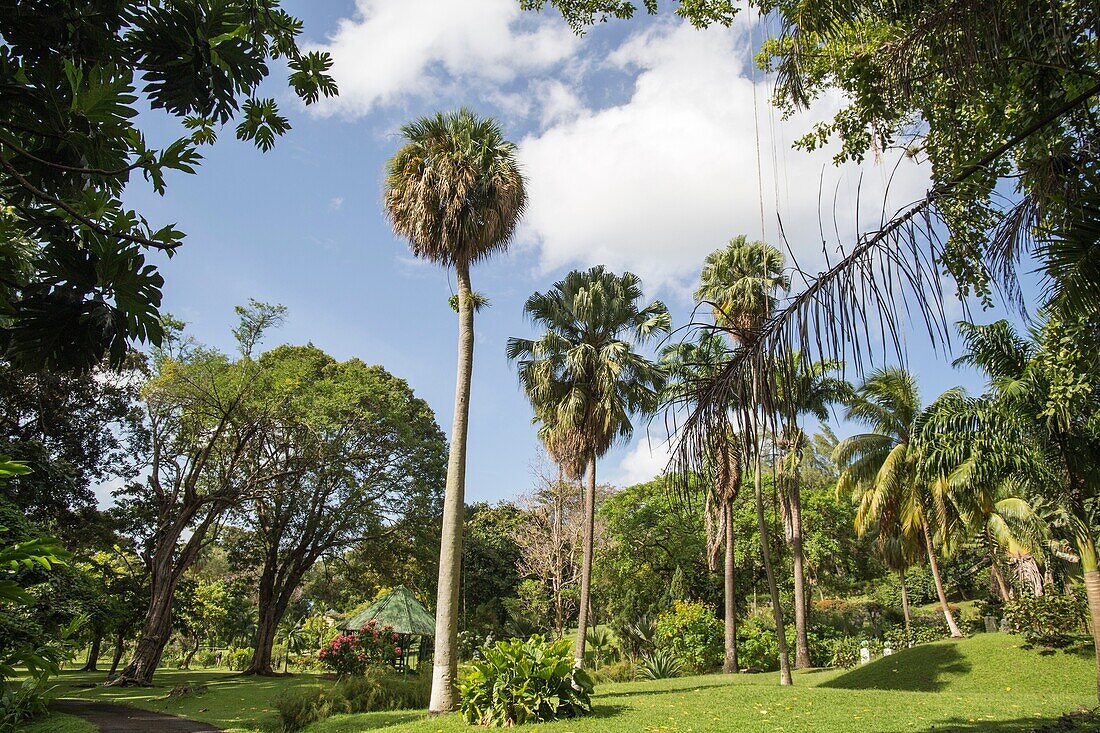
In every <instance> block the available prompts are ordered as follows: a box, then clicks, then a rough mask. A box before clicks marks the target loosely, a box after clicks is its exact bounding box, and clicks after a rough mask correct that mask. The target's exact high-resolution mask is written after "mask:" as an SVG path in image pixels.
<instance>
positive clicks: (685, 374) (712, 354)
mask: <svg viewBox="0 0 1100 733" xmlns="http://www.w3.org/2000/svg"><path fill="white" fill-rule="evenodd" d="M728 358H729V353H728V349H727V348H726V346H725V344H724V343H723V342H722V337H721V336H719V335H718V334H716V333H712V332H710V331H703V332H702V333H701V334H700V336H699V338H698V340H697V341H695V342H690V341H683V342H680V343H677V344H672V345H670V346H668V347H666V348H665V349H663V350H662V351H661V366H662V367H664V369H665V370H666V371H667V372H668V384H667V385H666V388H665V398H666V401H668V402H670V403H672V404H684V403H694V402H695V401H696V397H697V393H696V390H697V389H698V388H699V387H700V385H701V384H705V383H706V381H707V380H708V379H713V378H714V376H715V375H716V374H717V373H718V370H719V369H720V368H721V366H722V364H723V362H724V361H726V360H727V359H728ZM719 426H720V427H719V429H717V430H715V431H713V432H712V434H711V435H710V436H709V438H710V440H709V442H708V449H709V450H708V460H707V462H706V464H705V468H707V469H708V471H707V473H708V474H710V480H709V481H708V482H707V484H708V489H709V490H708V491H707V492H706V504H705V506H704V516H705V517H706V529H707V565H708V566H709V568H710V569H711V570H713V569H714V568H715V566H716V565H717V564H718V552H719V550H721V549H723V548H724V549H725V556H724V558H723V565H722V570H723V572H722V580H723V584H722V587H723V605H724V608H723V620H724V625H725V642H724V643H725V656H724V660H723V663H722V671H724V672H727V673H734V672H737V671H738V666H739V665H738V660H737V598H736V592H735V587H736V563H735V558H736V553H735V549H736V548H735V542H736V536H735V533H734V521H733V512H734V508H733V507H734V502H735V501H736V500H737V496H738V494H739V493H740V491H741V483H742V479H743V475H744V474H743V470H742V469H743V467H742V455H741V454H742V452H743V451H742V450H741V446H740V445H739V440H738V438H737V436H735V435H733V434H732V433H733V428H732V425H730V424H724V423H721V422H720V423H719Z"/></svg>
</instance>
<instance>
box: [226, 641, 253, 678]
mask: <svg viewBox="0 0 1100 733" xmlns="http://www.w3.org/2000/svg"><path fill="white" fill-rule="evenodd" d="M252 654H253V649H252V647H245V648H239V649H234V650H233V651H231V652H229V654H226V655H225V666H227V667H229V668H230V669H231V670H233V671H234V672H243V671H244V670H246V669H248V663H249V662H251V661H252Z"/></svg>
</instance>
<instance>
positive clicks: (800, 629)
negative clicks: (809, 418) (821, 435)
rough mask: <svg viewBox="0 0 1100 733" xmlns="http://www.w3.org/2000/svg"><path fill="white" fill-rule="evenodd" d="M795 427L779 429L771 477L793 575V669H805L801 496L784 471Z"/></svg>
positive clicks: (807, 655) (792, 475)
mask: <svg viewBox="0 0 1100 733" xmlns="http://www.w3.org/2000/svg"><path fill="white" fill-rule="evenodd" d="M794 430H795V428H794V427H793V426H791V425H788V426H787V427H785V428H784V429H783V432H784V437H785V441H784V443H783V445H782V446H781V450H780V457H779V460H777V461H776V466H775V468H776V471H775V477H776V478H775V481H776V485H777V487H778V489H779V492H778V493H779V508H780V511H781V513H782V515H783V530H784V533H785V534H786V537H787V544H788V545H789V546H790V548H791V565H792V573H791V574H792V575H793V576H794V578H793V580H794V650H795V651H794V666H795V669H809V668H810V667H812V666H813V663H812V662H810V641H809V631H808V628H807V627H808V621H807V615H808V611H809V607H808V602H807V600H806V570H805V567H806V559H805V552H804V551H803V549H802V496H801V486H800V484H799V476H798V472H797V471H791V472H790V473H788V472H787V467H786V465H785V463H786V458H785V456H786V453H787V452H788V451H789V450H790V446H791V442H790V441H791V440H792V438H791V437H790V436H793V435H794Z"/></svg>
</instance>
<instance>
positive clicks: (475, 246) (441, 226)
mask: <svg viewBox="0 0 1100 733" xmlns="http://www.w3.org/2000/svg"><path fill="white" fill-rule="evenodd" d="M401 134H402V135H403V136H404V137H405V139H406V141H407V142H406V143H405V145H404V146H402V147H401V149H400V150H398V151H397V153H395V154H394V156H393V158H391V159H390V161H389V163H388V165H387V169H386V182H385V193H384V201H385V209H386V215H387V216H388V217H389V220H390V223H391V224H392V225H393V230H394V231H395V232H396V233H397V234H399V235H401V236H403V237H405V238H407V239H408V240H409V244H410V247H411V249H412V251H413V254H415V255H416V256H417V257H423V258H425V259H428V260H431V261H433V262H437V263H439V264H442V265H445V266H450V265H457V264H464V265H468V264H471V263H474V262H477V261H478V260H480V259H482V258H485V257H488V256H489V255H491V254H493V253H494V252H495V251H497V250H500V249H504V248H505V247H507V246H508V243H509V241H511V239H512V235H513V234H514V232H515V229H516V224H517V222H518V221H519V219H520V217H521V216H522V215H523V211H524V209H525V208H526V205H527V194H526V191H525V188H524V183H523V176H522V174H521V172H520V169H519V164H518V162H517V161H516V147H515V145H514V144H513V143H511V142H509V141H507V140H505V139H504V133H503V131H502V130H501V128H500V125H499V124H498V123H497V122H496V121H495V120H493V119H491V118H480V117H478V116H477V115H476V114H475V113H473V112H471V111H470V110H468V109H461V110H459V111H458V112H452V113H448V114H444V113H439V114H436V115H434V116H431V117H422V118H420V119H418V120H416V121H414V122H411V123H409V124H407V125H405V126H404V127H402V128H401Z"/></svg>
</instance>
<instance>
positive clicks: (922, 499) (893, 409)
mask: <svg viewBox="0 0 1100 733" xmlns="http://www.w3.org/2000/svg"><path fill="white" fill-rule="evenodd" d="M847 417H848V419H849V420H854V421H856V422H860V423H863V424H864V425H867V426H868V427H869V428H871V432H869V433H862V434H859V435H853V436H852V437H850V438H846V439H845V440H842V441H841V442H840V443H839V444H838V445H837V447H836V449H835V450H834V451H833V460H834V461H835V462H836V464H837V466H838V467H840V469H841V471H840V480H839V481H838V482H837V495H838V496H843V495H844V494H849V495H851V497H852V498H853V500H854V501H855V502H856V503H857V505H858V509H857V511H856V531H857V532H858V533H859V534H860V536H863V535H865V534H866V533H867V532H868V531H871V530H875V529H881V528H883V527H890V528H895V529H896V531H897V532H899V534H900V536H901V538H902V541H903V542H906V543H913V542H916V541H918V540H919V539H923V541H924V549H925V552H926V553H927V556H928V565H929V567H930V568H931V570H932V577H933V579H934V580H935V583H936V594H937V595H938V596H939V601H940V607H941V609H942V610H943V615H944V620H945V621H946V622H947V626H948V628H949V629H950V630H951V636H953V637H961V636H962V632H961V631H960V630H959V626H958V624H957V623H955V617H954V616H953V615H952V614H951V609H950V607H949V606H948V605H947V594H946V593H945V592H944V588H943V580H942V579H941V577H940V567H939V561H938V560H937V559H936V547H935V544H934V543H933V540H932V528H931V526H930V523H931V520H932V519H933V517H932V512H931V511H930V507H931V490H930V487H929V486H928V485H926V484H925V483H924V482H922V481H921V480H920V478H921V476H920V470H919V469H920V451H919V448H918V447H917V446H915V445H914V440H915V438H916V435H917V431H918V430H919V429H920V420H921V418H922V410H921V405H920V395H919V393H918V391H917V385H916V380H914V379H913V375H911V374H910V373H909V372H907V371H905V370H904V369H898V368H888V369H880V370H878V371H875V372H873V373H872V374H870V375H869V376H868V377H867V379H866V380H865V381H864V382H863V384H861V385H860V386H859V388H858V389H857V390H856V392H855V394H854V395H853V396H852V397H851V399H850V400H849V402H848V413H847Z"/></svg>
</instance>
